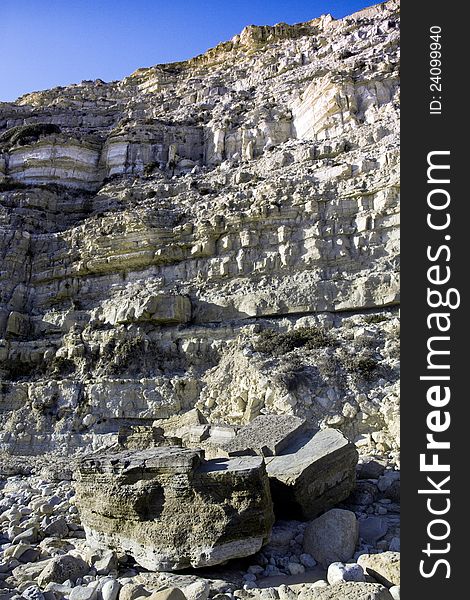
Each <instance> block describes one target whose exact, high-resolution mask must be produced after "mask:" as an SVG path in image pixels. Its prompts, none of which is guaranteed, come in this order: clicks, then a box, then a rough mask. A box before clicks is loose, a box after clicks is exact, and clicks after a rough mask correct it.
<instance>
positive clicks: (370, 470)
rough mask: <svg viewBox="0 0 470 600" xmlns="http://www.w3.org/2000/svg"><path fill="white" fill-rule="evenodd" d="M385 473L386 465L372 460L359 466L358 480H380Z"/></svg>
mask: <svg viewBox="0 0 470 600" xmlns="http://www.w3.org/2000/svg"><path fill="white" fill-rule="evenodd" d="M384 471H385V464H384V463H383V462H381V461H378V460H374V459H370V460H367V461H365V462H364V463H362V464H361V465H359V466H358V479H378V478H379V477H380V476H381V475H383V473H384Z"/></svg>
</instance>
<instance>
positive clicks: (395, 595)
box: [388, 585, 400, 600]
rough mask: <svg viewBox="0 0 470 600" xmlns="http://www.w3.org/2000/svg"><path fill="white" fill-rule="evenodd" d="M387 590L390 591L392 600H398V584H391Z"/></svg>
mask: <svg viewBox="0 0 470 600" xmlns="http://www.w3.org/2000/svg"><path fill="white" fill-rule="evenodd" d="M388 591H389V592H390V596H391V597H392V598H393V600H400V586H399V585H394V586H392V587H391V588H390V589H389V590H388Z"/></svg>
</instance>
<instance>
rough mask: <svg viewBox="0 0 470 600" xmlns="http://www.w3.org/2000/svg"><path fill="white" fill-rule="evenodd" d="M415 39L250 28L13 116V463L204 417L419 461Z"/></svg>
mask: <svg viewBox="0 0 470 600" xmlns="http://www.w3.org/2000/svg"><path fill="white" fill-rule="evenodd" d="M398 28H399V9H398V4H397V3H396V2H395V1H394V0H390V1H389V2H386V3H384V4H380V5H378V6H376V7H372V8H370V9H367V10H364V11H360V12H359V13H356V14H354V15H351V16H349V17H345V18H344V19H340V20H335V19H333V18H332V17H330V16H322V17H319V18H316V19H313V20H312V21H309V22H307V23H302V24H297V25H285V24H280V25H276V26H274V27H255V26H250V27H247V28H245V29H244V30H243V32H242V33H241V34H240V35H237V36H235V37H234V38H233V39H232V40H230V41H229V42H226V43H223V44H220V45H219V46H217V47H216V48H214V49H212V50H210V51H208V52H207V53H205V54H203V55H201V56H199V57H196V58H194V59H191V60H189V61H185V62H181V63H174V64H169V65H157V66H155V67H151V68H146V69H139V70H138V71H136V72H135V73H133V74H132V75H131V76H129V77H126V78H125V79H123V80H122V81H115V82H110V83H104V82H102V81H94V82H93V81H84V82H82V83H80V84H76V85H71V86H67V87H64V88H55V89H52V90H47V91H43V92H35V93H32V94H28V95H26V96H23V97H22V98H20V99H19V100H18V101H16V102H14V103H2V104H0V250H1V253H0V256H1V269H0V282H1V295H0V376H1V380H2V383H1V385H0V430H1V433H0V449H1V450H3V451H6V452H9V453H16V454H38V453H43V452H48V451H59V452H61V453H69V452H72V451H75V450H77V449H80V448H99V447H101V446H102V445H104V444H108V443H109V444H110V443H114V442H116V440H117V436H118V431H119V429H120V428H121V427H126V426H128V425H129V424H136V423H137V422H139V423H140V424H141V425H142V426H148V425H151V423H152V422H153V421H154V420H155V419H166V418H169V417H171V416H173V415H175V414H179V413H184V412H187V411H190V410H192V409H194V408H195V407H197V408H198V409H199V410H200V411H201V412H202V413H203V414H204V417H205V419H206V420H207V421H209V422H211V423H219V422H222V423H228V424H230V425H233V426H240V425H245V424H247V423H249V422H250V421H252V420H253V419H254V418H256V417H257V416H259V415H263V414H267V413H274V414H287V415H291V416H297V417H299V418H302V419H307V421H308V422H309V424H310V425H311V426H312V427H314V428H319V427H324V426H331V427H335V428H339V429H340V430H341V431H342V432H343V433H344V434H345V435H346V436H347V437H348V438H349V439H350V440H351V441H354V442H356V443H357V444H358V445H359V447H360V448H361V449H362V450H363V451H366V452H377V453H379V454H387V455H389V456H391V457H392V459H393V460H394V461H397V460H398V456H397V450H398V445H399V443H398V442H399V431H398V425H399V421H398V376H399V370H398V331H399V329H398V319H397V306H398V302H399V289H398V287H399V286H398V254H399V239H398V238H399V234H398V231H399V230H398V219H399V179H398V156H399V155H398V150H399V143H398V142H399V140H398V131H399V128H398V125H399V112H398V109H399V81H398V68H399V31H398ZM362 450H361V451H362Z"/></svg>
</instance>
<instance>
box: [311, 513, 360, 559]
mask: <svg viewBox="0 0 470 600" xmlns="http://www.w3.org/2000/svg"><path fill="white" fill-rule="evenodd" d="M358 538H359V527H358V523H357V519H356V515H355V514H354V513H353V512H351V511H349V510H342V509H340V508H333V509H332V510H329V511H328V512H326V513H325V514H324V515H321V516H320V517H318V518H317V519H315V520H314V521H311V522H310V523H309V524H308V525H307V528H306V529H305V535H304V551H305V552H307V553H308V554H311V555H312V556H313V558H314V559H315V560H316V561H317V562H319V563H320V564H322V565H323V566H324V567H325V568H326V567H328V565H330V564H331V563H334V562H343V563H344V562H347V561H348V560H350V558H351V557H352V556H353V554H354V551H355V549H356V544H357V541H358Z"/></svg>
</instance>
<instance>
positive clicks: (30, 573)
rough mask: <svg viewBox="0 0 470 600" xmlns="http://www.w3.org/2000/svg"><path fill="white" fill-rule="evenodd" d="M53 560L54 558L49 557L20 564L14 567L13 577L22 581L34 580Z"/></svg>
mask: <svg viewBox="0 0 470 600" xmlns="http://www.w3.org/2000/svg"><path fill="white" fill-rule="evenodd" d="M52 561H53V559H52V558H47V559H45V560H41V561H38V562H35V563H28V564H25V565H19V566H18V567H15V568H14V569H13V577H14V578H15V579H16V580H17V581H20V582H23V581H33V580H35V579H37V578H38V577H39V575H40V574H41V572H42V571H43V570H44V569H45V568H47V566H48V565H49V564H50V563H51V562H52Z"/></svg>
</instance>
